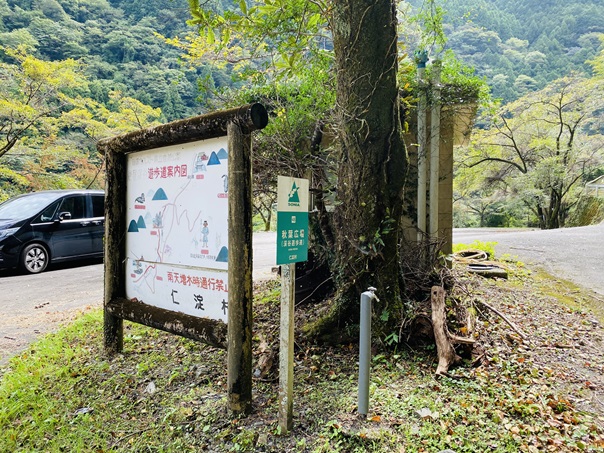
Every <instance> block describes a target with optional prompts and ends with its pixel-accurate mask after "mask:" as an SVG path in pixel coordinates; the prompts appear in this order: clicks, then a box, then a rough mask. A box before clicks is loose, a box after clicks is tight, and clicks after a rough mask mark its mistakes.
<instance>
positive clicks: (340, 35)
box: [332, 0, 407, 322]
mask: <svg viewBox="0 0 604 453" xmlns="http://www.w3.org/2000/svg"><path fill="white" fill-rule="evenodd" d="M332 21H333V23H332V30H333V38H334V51H335V56H336V67H337V105H336V111H337V112H338V115H339V124H338V134H339V137H338V138H339V143H338V145H339V147H340V165H339V170H338V186H337V201H338V203H337V208H336V211H335V213H334V219H333V220H334V231H335V233H336V234H335V247H336V252H337V253H336V257H337V258H336V261H335V263H334V266H333V271H334V272H335V273H336V284H337V288H338V297H337V301H338V302H337V304H336V305H337V306H336V309H335V311H334V312H333V316H332V321H334V318H338V319H337V320H338V321H342V322H346V321H348V320H351V318H353V317H354V315H355V312H356V311H358V310H356V308H357V303H358V299H359V295H360V293H361V292H362V291H365V290H366V289H367V287H369V286H375V287H376V288H377V294H378V295H379V297H380V300H381V301H382V304H384V305H386V304H387V305H388V309H389V310H390V311H391V312H395V311H396V308H397V306H398V304H399V303H400V301H401V289H402V284H401V277H400V270H399V269H400V263H399V251H398V245H399V229H400V218H401V211H402V203H403V184H404V180H405V171H406V166H407V164H406V162H407V160H406V151H405V146H404V143H403V140H402V135H401V124H400V112H399V98H398V87H397V82H396V74H397V33H396V14H395V9H394V5H393V3H392V2H391V1H389V0H377V1H372V2H367V1H364V0H336V1H335V8H334V12H333V16H332ZM382 308H383V307H377V310H378V312H379V311H380V310H381V309H382Z"/></svg>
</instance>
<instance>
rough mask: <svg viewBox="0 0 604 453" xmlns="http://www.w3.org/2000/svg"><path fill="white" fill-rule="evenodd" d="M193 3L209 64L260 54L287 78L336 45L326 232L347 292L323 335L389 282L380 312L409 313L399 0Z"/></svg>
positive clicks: (193, 51) (341, 291)
mask: <svg viewBox="0 0 604 453" xmlns="http://www.w3.org/2000/svg"><path fill="white" fill-rule="evenodd" d="M190 4H191V5H192V12H193V20H192V21H191V22H192V23H195V24H197V25H199V26H200V30H201V33H200V36H199V37H198V38H197V39H196V40H194V42H193V45H192V46H190V47H189V50H190V52H189V55H190V57H193V58H199V57H201V56H203V58H204V60H205V61H208V60H209V59H211V58H212V56H216V57H217V56H218V54H219V53H220V59H221V60H222V61H227V62H230V63H231V64H232V65H233V68H234V69H235V70H238V69H241V70H244V69H247V68H250V67H253V65H252V64H251V59H253V58H255V57H261V58H262V60H260V62H261V63H262V62H265V63H267V64H266V65H265V66H264V67H265V68H266V71H270V70H271V68H277V69H278V70H281V72H280V75H279V76H280V77H287V76H295V74H296V73H297V71H298V70H299V68H300V67H302V66H307V67H314V62H315V61H318V60H324V57H325V55H328V49H330V48H331V46H333V57H334V59H333V66H332V70H333V74H334V75H335V87H336V89H335V93H336V101H335V105H337V108H336V109H334V115H333V120H334V121H333V123H332V127H333V130H334V135H335V137H336V138H335V140H334V141H333V146H334V148H335V151H334V154H333V156H334V158H335V161H336V162H337V163H338V166H337V170H336V174H335V175H333V176H334V177H335V183H332V184H333V187H330V188H331V189H332V190H333V191H334V193H335V203H334V206H335V209H334V212H333V213H332V214H330V215H329V216H326V219H327V221H328V222H329V228H328V229H325V230H323V238H322V239H323V241H324V243H325V244H326V248H327V249H328V250H329V251H330V254H331V256H330V260H329V262H330V264H331V269H332V275H333V279H334V281H335V283H336V287H337V295H336V297H335V298H334V302H333V304H332V306H331V308H330V310H329V313H328V314H327V315H325V316H324V317H323V318H322V320H321V322H320V323H319V324H317V329H316V332H317V333H318V332H321V333H324V332H330V333H334V332H335V331H336V330H338V329H334V327H336V326H337V325H338V324H340V325H343V324H345V323H347V322H349V321H350V320H352V319H354V318H355V315H357V310H355V307H356V305H357V303H358V297H359V293H360V292H362V291H364V290H366V289H367V287H369V286H376V287H378V288H379V291H380V296H381V297H380V299H381V300H382V301H383V302H382V303H381V304H378V306H377V307H376V309H377V310H378V312H384V311H385V310H386V307H388V311H389V312H390V313H391V314H392V316H391V318H390V322H395V321H396V320H397V318H398V319H400V316H401V315H402V311H403V304H402V300H403V297H402V290H403V284H402V278H401V268H400V256H399V238H400V237H399V235H400V226H401V220H402V205H403V187H404V175H405V172H406V166H407V163H406V151H405V146H404V143H403V140H402V127H401V118H400V110H401V109H400V102H399V86H398V83H397V75H398V57H399V55H398V46H397V37H398V36H397V17H396V9H395V7H394V6H395V5H394V3H393V2H391V1H390V0H378V1H377V2H373V3H371V4H367V3H365V2H362V1H360V0H337V1H335V2H333V3H331V4H329V5H328V4H326V3H323V2H307V1H305V0H276V1H274V0H270V1H266V2H262V3H259V4H256V5H254V6H251V7H248V5H247V3H246V2H245V1H241V2H240V3H239V10H238V11H237V12H234V11H228V12H225V13H224V15H221V14H218V13H217V11H211V10H208V9H205V8H203V7H202V5H201V4H200V3H199V2H197V1H195V0H191V1H190ZM326 27H327V28H326ZM330 38H331V39H330ZM172 42H174V43H175V44H182V43H181V42H178V41H176V40H174V41H172ZM315 57H316V58H315ZM215 61H216V62H218V58H216V59H215ZM256 61H257V60H256ZM256 75H257V76H262V75H266V72H264V73H263V72H260V73H258V72H257V73H256ZM386 318H388V316H386V315H385V314H384V319H386Z"/></svg>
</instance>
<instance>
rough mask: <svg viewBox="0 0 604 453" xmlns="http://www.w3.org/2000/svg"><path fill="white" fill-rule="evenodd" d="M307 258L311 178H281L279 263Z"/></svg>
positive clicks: (278, 199)
mask: <svg viewBox="0 0 604 453" xmlns="http://www.w3.org/2000/svg"><path fill="white" fill-rule="evenodd" d="M307 259H308V180H307V179H300V178H289V177H285V176H279V177H278V184H277V264H290V263H298V262H301V261H306V260H307Z"/></svg>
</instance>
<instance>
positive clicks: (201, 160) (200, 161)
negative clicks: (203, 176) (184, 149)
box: [195, 153, 208, 173]
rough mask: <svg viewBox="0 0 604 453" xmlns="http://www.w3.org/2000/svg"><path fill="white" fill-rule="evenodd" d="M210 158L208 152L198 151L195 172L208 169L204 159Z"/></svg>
mask: <svg viewBox="0 0 604 453" xmlns="http://www.w3.org/2000/svg"><path fill="white" fill-rule="evenodd" d="M206 160H208V156H206V153H201V154H200V153H197V156H196V158H195V173H197V172H198V171H208V170H207V168H206V164H205V163H204V161H206Z"/></svg>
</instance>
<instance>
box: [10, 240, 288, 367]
mask: <svg viewBox="0 0 604 453" xmlns="http://www.w3.org/2000/svg"><path fill="white" fill-rule="evenodd" d="M275 238H276V235H275V233H257V234H254V244H253V249H254V272H253V275H254V279H255V280H258V279H264V278H271V277H272V275H273V274H272V268H273V267H274V265H275V246H274V244H275ZM102 303H103V265H102V264H99V263H98V261H97V262H95V263H94V264H90V263H82V264H81V265H77V266H75V267H74V265H73V264H72V265H70V266H69V267H68V266H67V265H65V266H61V267H58V268H57V267H55V268H52V269H50V270H48V271H46V272H43V273H42V274H39V275H20V274H17V273H16V272H6V271H0V308H1V309H2V316H0V366H1V365H3V364H5V363H6V361H7V360H8V358H9V357H10V356H12V355H13V354H15V353H17V352H19V351H22V350H23V349H25V348H26V347H27V345H28V344H29V343H31V342H32V341H34V340H35V339H36V338H37V337H39V336H40V335H43V334H45V333H48V332H51V331H53V330H56V329H57V328H58V327H59V326H60V325H61V324H62V323H64V322H67V321H70V320H72V319H73V318H74V317H75V316H76V315H77V314H79V313H81V312H82V311H86V310H89V309H91V308H95V307H101V306H102Z"/></svg>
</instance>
